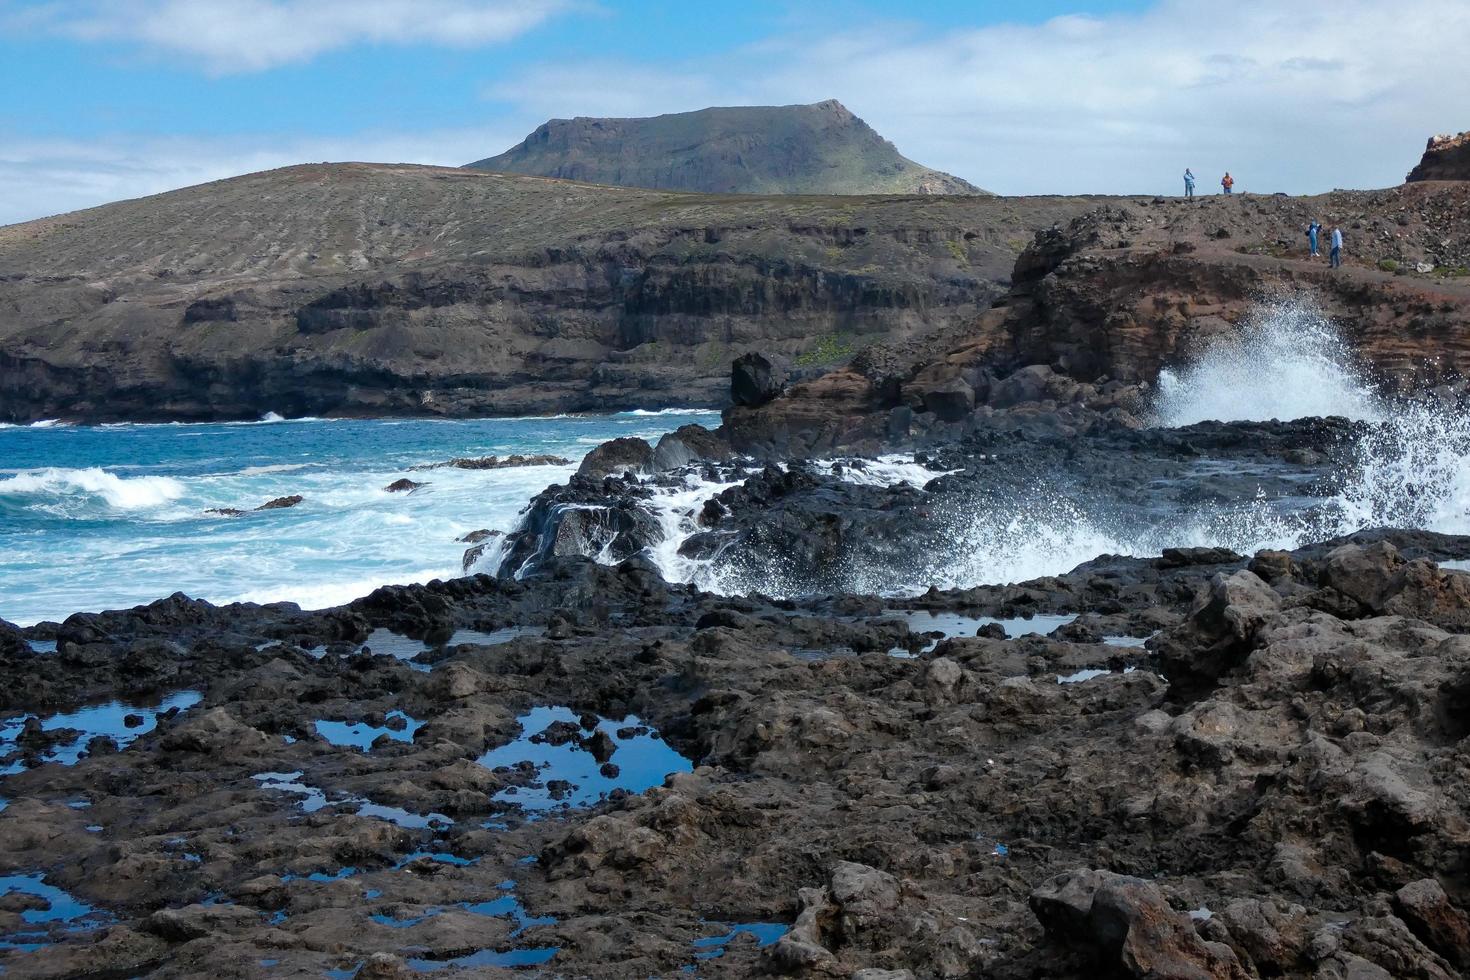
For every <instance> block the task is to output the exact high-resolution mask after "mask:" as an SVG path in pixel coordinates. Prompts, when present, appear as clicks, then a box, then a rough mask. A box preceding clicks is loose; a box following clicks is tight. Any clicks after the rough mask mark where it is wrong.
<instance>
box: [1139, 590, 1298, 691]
mask: <svg viewBox="0 0 1470 980" xmlns="http://www.w3.org/2000/svg"><path fill="white" fill-rule="evenodd" d="M1280 611H1281V597H1280V596H1278V595H1277V594H1276V593H1275V592H1274V591H1272V589H1271V587H1270V586H1269V585H1267V584H1266V583H1265V582H1264V581H1262V580H1261V579H1260V577H1259V576H1257V575H1256V574H1255V573H1254V572H1250V571H1239V572H1236V573H1235V574H1233V575H1230V576H1226V575H1225V574H1224V573H1223V572H1222V573H1219V574H1216V575H1215V577H1214V578H1213V579H1211V580H1210V584H1209V587H1208V588H1207V589H1206V591H1205V592H1204V593H1203V594H1202V595H1201V596H1200V597H1199V599H1198V600H1197V601H1196V603H1195V606H1194V608H1193V610H1191V612H1190V615H1189V618H1188V619H1187V620H1185V622H1184V623H1183V624H1182V625H1180V626H1179V627H1177V628H1175V629H1173V630H1170V631H1169V632H1167V633H1165V634H1164V635H1163V636H1161V637H1159V639H1158V640H1157V641H1156V643H1157V650H1158V653H1159V658H1160V662H1161V666H1162V668H1163V674H1164V676H1165V677H1167V678H1169V680H1170V682H1171V683H1175V684H1178V685H1181V686H1182V687H1186V688H1187V687H1191V686H1199V685H1206V686H1208V685H1212V684H1214V683H1216V682H1217V681H1218V680H1219V679H1220V677H1221V675H1223V674H1225V673H1226V672H1228V671H1229V670H1231V669H1233V668H1235V667H1236V666H1238V665H1239V664H1240V663H1242V662H1243V661H1244V660H1245V658H1246V656H1247V655H1248V654H1249V653H1250V652H1251V650H1253V649H1255V647H1256V645H1257V643H1258V641H1259V638H1260V635H1261V633H1262V632H1263V631H1264V629H1265V627H1266V624H1267V623H1268V622H1269V621H1270V620H1272V618H1273V617H1275V616H1276V615H1277V614H1278V613H1279V612H1280Z"/></svg>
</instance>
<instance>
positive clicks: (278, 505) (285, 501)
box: [255, 493, 306, 510]
mask: <svg viewBox="0 0 1470 980" xmlns="http://www.w3.org/2000/svg"><path fill="white" fill-rule="evenodd" d="M305 499H306V498H305V497H303V496H301V494H299V493H293V494H291V495H290V496H287V497H277V498H276V499H275V500H269V501H267V502H265V503H263V504H261V505H260V506H259V507H257V508H255V509H256V510H282V509H284V508H286V507H295V506H296V505H297V504H299V503H301V501H303V500H305Z"/></svg>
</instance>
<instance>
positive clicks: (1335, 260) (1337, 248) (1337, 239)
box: [1331, 225, 1342, 269]
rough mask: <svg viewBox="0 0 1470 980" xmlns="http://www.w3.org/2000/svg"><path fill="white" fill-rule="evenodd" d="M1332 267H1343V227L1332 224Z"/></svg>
mask: <svg viewBox="0 0 1470 980" xmlns="http://www.w3.org/2000/svg"><path fill="white" fill-rule="evenodd" d="M1331 265H1332V268H1334V269H1337V268H1341V267H1342V229H1341V228H1339V227H1338V226H1337V225H1333V226H1332V258H1331Z"/></svg>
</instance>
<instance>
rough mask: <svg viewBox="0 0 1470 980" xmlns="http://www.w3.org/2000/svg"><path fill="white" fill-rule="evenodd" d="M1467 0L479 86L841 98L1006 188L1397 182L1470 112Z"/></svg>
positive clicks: (1102, 26) (1325, 5)
mask: <svg viewBox="0 0 1470 980" xmlns="http://www.w3.org/2000/svg"><path fill="white" fill-rule="evenodd" d="M1466 51H1470V4H1467V3H1465V2H1464V0H1401V2H1398V3H1395V4H1383V3H1381V2H1379V0H1293V2H1291V3H1289V4H1285V3H1280V2H1279V0H1235V2H1234V3H1232V4H1230V5H1228V6H1226V7H1210V6H1208V5H1205V6H1201V5H1200V4H1199V3H1197V2H1192V0H1162V2H1160V3H1158V4H1157V5H1155V6H1154V7H1153V8H1151V9H1150V10H1149V11H1148V12H1146V13H1144V14H1134V15H1118V16H1109V17H1084V16H1068V17H1061V18H1057V19H1054V20H1051V21H1049V22H1046V23H1043V24H1038V25H1002V26H995V27H987V28H980V29H968V30H956V31H950V32H945V33H940V34H934V33H922V32H919V31H916V30H914V29H912V28H903V27H901V26H897V25H870V26H868V27H866V28H864V29H861V30H850V29H844V28H842V27H840V26H834V27H833V28H832V29H830V30H828V31H826V32H816V31H813V32H808V33H802V34H797V35H791V36H786V37H774V38H771V39H769V40H767V41H766V42H763V43H761V44H759V45H753V46H750V47H747V48H743V49H740V50H736V51H732V52H730V53H728V54H727V55H725V56H723V57H719V58H714V59H702V60H700V61H697V62H695V61H691V62H686V63H680V62H677V61H671V62H670V63H668V64H666V65H663V66H658V67H655V68H650V67H648V66H628V65H619V64H616V63H609V64H603V65H597V66H586V65H558V64H544V65H541V66H539V67H537V68H536V69H534V70H533V71H532V72H530V73H529V74H527V75H526V76H524V77H522V78H521V79H518V80H515V81H512V82H507V83H503V84H500V85H497V86H495V87H494V88H493V89H492V90H491V91H490V93H489V94H490V95H491V96H492V97H495V98H499V99H510V100H513V101H514V102H515V103H516V104H517V105H518V106H519V107H520V108H521V109H522V110H523V111H524V112H525V113H526V114H528V115H532V116H538V115H539V116H566V115H597V114H601V113H604V112H609V113H616V114H621V115H631V114H651V113H658V112H668V111H678V110H682V109H687V108H694V107H695V105H693V104H692V103H694V102H699V103H700V104H715V105H719V104H725V105H749V104H761V103H790V102H813V101H818V100H820V99H825V98H834V97H835V98H838V99H841V100H842V101H843V102H844V103H845V104H846V105H847V106H848V107H849V108H851V109H852V110H853V111H854V112H857V113H858V114H859V115H861V116H863V117H864V118H865V119H866V120H867V121H868V122H869V123H870V124H872V125H873V127H874V128H875V129H877V130H878V131H879V132H880V133H882V134H883V135H884V136H887V137H888V138H890V139H892V140H893V141H894V142H895V143H897V144H898V146H899V148H900V149H901V150H902V151H903V152H904V153H905V154H906V155H908V156H910V157H912V158H914V159H916V160H919V161H920V162H922V163H925V164H928V165H930V166H934V167H939V168H940V169H944V170H949V171H952V172H954V173H957V174H959V175H960V176H963V177H966V178H968V179H970V180H972V181H974V182H975V183H977V184H980V185H981V186H984V187H989V188H991V189H993V190H999V191H1002V192H1007V193H1030V194H1035V193H1048V192H1060V193H1083V192H1120V193H1121V192H1147V193H1152V192H1156V191H1169V192H1173V191H1175V190H1176V189H1177V188H1176V187H1175V185H1176V184H1177V182H1178V181H1177V175H1178V174H1179V173H1180V172H1182V171H1183V169H1184V167H1185V166H1190V167H1193V168H1194V170H1195V173H1197V174H1200V175H1201V176H1202V177H1203V178H1204V179H1205V181H1206V184H1207V186H1208V184H1209V182H1210V181H1213V180H1214V179H1217V178H1218V176H1219V175H1220V174H1221V173H1223V172H1224V171H1225V170H1226V169H1229V170H1231V171H1232V172H1233V173H1234V174H1235V175H1236V177H1237V180H1238V184H1237V187H1238V189H1241V190H1256V191H1278V190H1283V191H1289V192H1293V193H1298V192H1312V191H1322V190H1327V189H1330V188H1332V187H1372V186H1384V185H1389V184H1395V183H1398V182H1399V181H1401V180H1402V179H1403V175H1404V173H1405V172H1406V171H1407V170H1408V168H1409V167H1410V166H1411V165H1412V164H1413V163H1414V162H1416V161H1417V159H1418V155H1419V153H1420V151H1421V150H1422V147H1423V143H1424V140H1425V139H1426V138H1427V136H1428V135H1429V134H1430V133H1436V132H1441V131H1443V130H1446V129H1451V128H1453V129H1461V128H1465V127H1467V126H1470V115H1467V110H1466V108H1465V93H1466V92H1467V91H1470V58H1467V57H1466V56H1465V52H1466Z"/></svg>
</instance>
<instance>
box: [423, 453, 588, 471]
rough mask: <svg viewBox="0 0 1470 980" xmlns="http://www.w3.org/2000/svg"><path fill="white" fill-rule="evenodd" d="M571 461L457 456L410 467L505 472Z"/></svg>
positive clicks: (547, 457) (543, 456)
mask: <svg viewBox="0 0 1470 980" xmlns="http://www.w3.org/2000/svg"><path fill="white" fill-rule="evenodd" d="M569 463H571V460H569V459H566V458H565V457H562V456H552V455H550V454H545V453H543V454H540V455H535V456H521V455H514V456H505V457H500V456H474V457H469V456H456V457H455V458H454V459H450V460H445V461H444V462H442V463H424V464H421V465H419V466H410V467H409V469H410V470H438V469H444V468H446V467H448V468H450V469H456V470H505V469H512V468H515V467H519V466H566V465H568V464H569Z"/></svg>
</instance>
